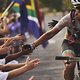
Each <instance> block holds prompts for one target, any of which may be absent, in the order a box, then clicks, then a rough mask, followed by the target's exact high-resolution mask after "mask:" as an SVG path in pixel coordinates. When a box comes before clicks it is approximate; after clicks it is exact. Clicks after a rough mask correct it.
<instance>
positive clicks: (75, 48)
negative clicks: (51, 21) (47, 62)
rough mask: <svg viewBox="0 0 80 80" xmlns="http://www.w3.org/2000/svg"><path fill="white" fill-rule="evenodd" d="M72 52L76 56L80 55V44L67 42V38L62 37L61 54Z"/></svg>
mask: <svg viewBox="0 0 80 80" xmlns="http://www.w3.org/2000/svg"><path fill="white" fill-rule="evenodd" d="M67 53H72V54H75V55H76V56H80V44H78V43H69V41H68V40H66V39H64V40H63V43H62V54H67Z"/></svg>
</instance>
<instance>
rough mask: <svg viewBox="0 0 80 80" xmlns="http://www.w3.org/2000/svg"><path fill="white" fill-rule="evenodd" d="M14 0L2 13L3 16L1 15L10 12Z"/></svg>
mask: <svg viewBox="0 0 80 80" xmlns="http://www.w3.org/2000/svg"><path fill="white" fill-rule="evenodd" d="M14 3H15V2H14V1H12V2H11V3H10V4H9V6H8V7H7V8H6V10H5V11H4V12H3V13H2V16H1V17H4V16H5V15H6V14H7V13H8V11H9V10H10V9H11V7H12V6H13V5H14Z"/></svg>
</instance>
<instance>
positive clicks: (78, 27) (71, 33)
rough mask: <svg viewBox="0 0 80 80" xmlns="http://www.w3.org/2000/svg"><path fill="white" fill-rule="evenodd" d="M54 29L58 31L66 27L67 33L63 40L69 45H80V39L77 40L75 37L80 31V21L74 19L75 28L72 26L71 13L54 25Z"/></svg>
mask: <svg viewBox="0 0 80 80" xmlns="http://www.w3.org/2000/svg"><path fill="white" fill-rule="evenodd" d="M55 27H56V28H57V29H58V30H61V29H63V28H64V27H67V30H68V31H67V32H66V34H65V37H64V39H67V40H68V41H69V42H71V43H80V38H77V37H76V36H79V35H80V34H79V31H80V21H78V19H77V18H76V17H75V26H74V25H73V23H72V21H71V13H69V14H67V15H65V16H64V17H63V18H62V19H61V20H60V21H59V22H58V23H57V24H56V25H55Z"/></svg>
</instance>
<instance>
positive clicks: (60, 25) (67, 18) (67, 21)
mask: <svg viewBox="0 0 80 80" xmlns="http://www.w3.org/2000/svg"><path fill="white" fill-rule="evenodd" d="M70 22H71V21H70V14H67V15H65V16H64V17H63V18H61V19H60V20H59V22H58V23H57V24H56V25H55V28H57V29H58V30H61V29H63V28H64V27H68V24H70Z"/></svg>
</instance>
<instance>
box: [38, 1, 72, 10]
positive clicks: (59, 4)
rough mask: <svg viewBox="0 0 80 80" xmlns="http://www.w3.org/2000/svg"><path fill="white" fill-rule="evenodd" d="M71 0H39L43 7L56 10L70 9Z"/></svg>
mask: <svg viewBox="0 0 80 80" xmlns="http://www.w3.org/2000/svg"><path fill="white" fill-rule="evenodd" d="M70 1H71V0H39V2H40V6H41V7H43V8H45V7H46V8H49V10H50V11H52V10H54V9H56V11H62V10H64V9H65V10H70V9H71V2H70Z"/></svg>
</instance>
